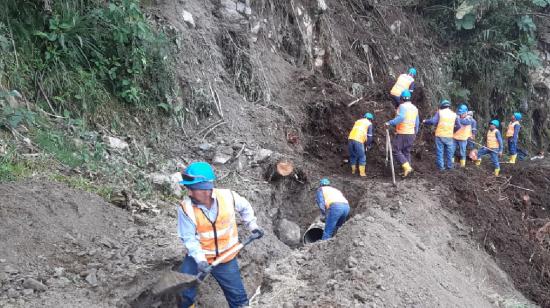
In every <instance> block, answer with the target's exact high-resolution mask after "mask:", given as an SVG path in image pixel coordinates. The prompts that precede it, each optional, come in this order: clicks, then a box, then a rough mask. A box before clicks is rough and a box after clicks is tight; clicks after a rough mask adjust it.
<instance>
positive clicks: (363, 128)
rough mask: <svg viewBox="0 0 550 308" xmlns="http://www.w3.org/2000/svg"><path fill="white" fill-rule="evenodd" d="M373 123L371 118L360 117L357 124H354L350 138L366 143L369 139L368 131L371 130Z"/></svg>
mask: <svg viewBox="0 0 550 308" xmlns="http://www.w3.org/2000/svg"><path fill="white" fill-rule="evenodd" d="M371 125H372V123H371V122H370V121H369V119H360V120H357V121H355V124H353V128H352V129H351V132H350V133H349V137H348V139H350V140H355V141H358V142H361V143H365V141H367V132H368V131H369V126H371Z"/></svg>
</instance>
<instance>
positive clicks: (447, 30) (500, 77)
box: [424, 0, 549, 118]
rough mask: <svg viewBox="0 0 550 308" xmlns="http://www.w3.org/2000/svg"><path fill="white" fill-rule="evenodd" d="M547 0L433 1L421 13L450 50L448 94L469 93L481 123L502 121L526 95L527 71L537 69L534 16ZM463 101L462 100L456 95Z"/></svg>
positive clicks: (527, 85) (517, 106)
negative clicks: (450, 79)
mask: <svg viewBox="0 0 550 308" xmlns="http://www.w3.org/2000/svg"><path fill="white" fill-rule="evenodd" d="M547 2H549V0H519V1H500V0H432V1H425V3H427V5H426V7H424V12H425V15H426V16H427V17H429V19H430V20H431V21H432V23H433V25H434V29H435V30H436V31H437V32H439V34H440V36H441V38H442V40H445V41H448V42H449V45H450V47H451V54H450V55H451V57H450V61H449V65H450V68H451V71H452V72H453V79H454V80H455V82H454V83H452V85H453V89H447V90H449V91H451V92H453V91H457V89H468V90H469V93H468V94H469V95H468V96H469V98H470V99H471V100H472V103H473V104H472V105H473V106H472V107H474V108H475V109H476V110H477V111H479V112H481V115H482V116H484V117H485V118H489V117H491V116H501V117H503V116H505V115H507V114H509V113H510V112H511V111H512V110H517V109H518V108H519V102H520V101H523V100H525V99H526V96H527V95H528V87H529V82H528V80H529V76H528V72H529V69H530V68H533V67H537V66H539V65H540V60H539V58H538V56H537V53H536V31H537V27H536V25H535V23H534V21H533V19H532V17H531V16H532V13H533V12H535V11H536V10H537V9H540V7H544V6H546V5H547ZM458 96H464V95H458Z"/></svg>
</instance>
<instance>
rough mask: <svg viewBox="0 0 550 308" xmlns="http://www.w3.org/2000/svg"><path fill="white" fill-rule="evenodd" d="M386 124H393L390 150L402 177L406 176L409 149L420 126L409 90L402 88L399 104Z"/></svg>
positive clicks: (408, 163)
mask: <svg viewBox="0 0 550 308" xmlns="http://www.w3.org/2000/svg"><path fill="white" fill-rule="evenodd" d="M386 126H395V134H396V136H395V138H393V140H392V150H393V155H394V156H395V159H397V161H398V162H399V164H400V165H401V167H402V168H403V177H407V176H408V175H409V174H410V173H411V172H412V171H413V168H412V166H411V150H412V146H413V143H414V140H415V139H416V134H417V133H418V130H419V128H420V118H419V116H418V108H416V106H415V105H413V104H412V102H411V92H410V91H409V90H403V93H401V104H400V105H399V108H397V115H396V116H395V118H393V119H392V120H390V121H388V122H386Z"/></svg>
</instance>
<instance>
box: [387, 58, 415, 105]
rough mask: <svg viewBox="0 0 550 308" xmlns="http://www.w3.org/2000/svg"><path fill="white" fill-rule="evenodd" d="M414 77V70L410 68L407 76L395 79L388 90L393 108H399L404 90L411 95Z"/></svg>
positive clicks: (402, 75)
mask: <svg viewBox="0 0 550 308" xmlns="http://www.w3.org/2000/svg"><path fill="white" fill-rule="evenodd" d="M415 77H416V68H414V67H411V68H409V71H408V72H407V74H401V75H399V77H397V81H396V82H395V84H394V85H393V87H392V88H391V90H390V96H391V97H392V100H393V105H394V107H395V108H398V107H399V103H400V102H401V93H403V91H404V90H409V91H410V93H413V91H414V88H415V83H414V78H415Z"/></svg>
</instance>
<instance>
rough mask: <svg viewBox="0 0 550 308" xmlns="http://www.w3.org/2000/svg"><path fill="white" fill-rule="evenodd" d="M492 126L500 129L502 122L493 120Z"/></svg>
mask: <svg viewBox="0 0 550 308" xmlns="http://www.w3.org/2000/svg"><path fill="white" fill-rule="evenodd" d="M490 124H492V125H494V126H496V127H499V126H500V122H499V121H498V120H491V122H490Z"/></svg>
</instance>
